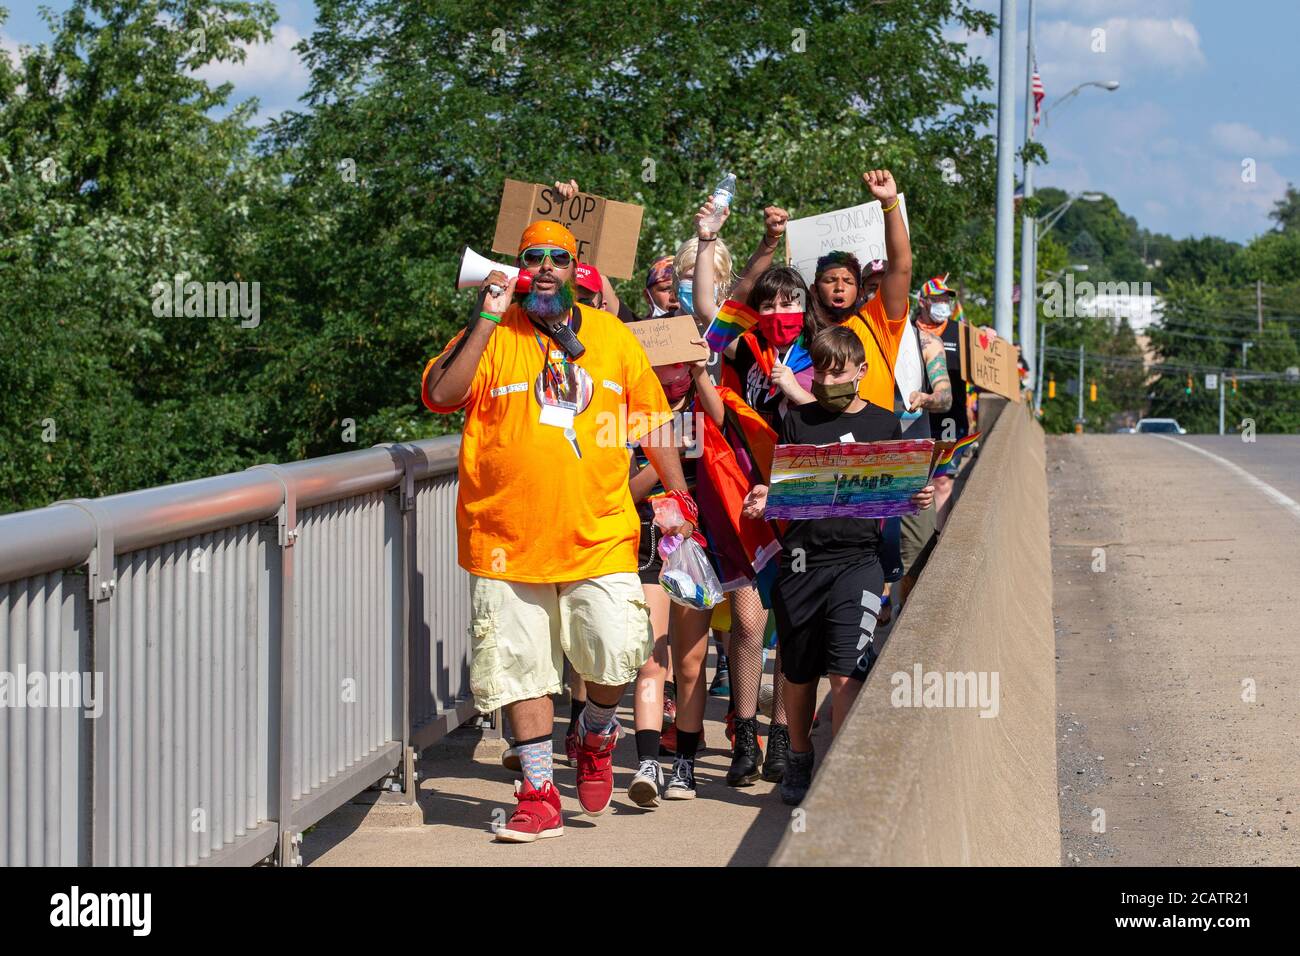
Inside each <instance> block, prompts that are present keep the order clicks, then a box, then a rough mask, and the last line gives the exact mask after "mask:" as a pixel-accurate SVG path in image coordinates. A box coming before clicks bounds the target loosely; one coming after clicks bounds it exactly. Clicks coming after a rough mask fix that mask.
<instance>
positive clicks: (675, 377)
mask: <svg viewBox="0 0 1300 956" xmlns="http://www.w3.org/2000/svg"><path fill="white" fill-rule="evenodd" d="M655 372H656V373H657V374H658V375H659V384H660V385H662V386H663V387H664V395H665V396H666V397H667V399H668V401H670V402H675V401H677V400H678V399H679V398H681V397H682V396H683V395H685V394H686V393H687V392H689V391H690V390H691V370H690V368H689V367H688V366H687V365H685V364H684V363H681V362H678V363H677V364H675V365H669V366H665V367H664V368H663V369H655Z"/></svg>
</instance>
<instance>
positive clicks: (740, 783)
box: [727, 717, 763, 787]
mask: <svg viewBox="0 0 1300 956" xmlns="http://www.w3.org/2000/svg"><path fill="white" fill-rule="evenodd" d="M762 764H763V751H762V750H760V749H759V747H758V718H757V717H746V718H741V717H737V718H736V742H735V744H734V745H733V746H732V748H731V769H730V770H728V771H727V786H729V787H748V786H750V785H751V784H752V783H753V782H754V781H755V780H757V779H758V778H759V775H760V773H761V768H762Z"/></svg>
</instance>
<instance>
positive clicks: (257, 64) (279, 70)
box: [195, 24, 308, 95]
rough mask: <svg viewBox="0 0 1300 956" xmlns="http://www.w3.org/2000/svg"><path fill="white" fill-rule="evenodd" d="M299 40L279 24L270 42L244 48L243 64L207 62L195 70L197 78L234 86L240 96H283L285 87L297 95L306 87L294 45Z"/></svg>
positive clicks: (303, 67)
mask: <svg viewBox="0 0 1300 956" xmlns="http://www.w3.org/2000/svg"><path fill="white" fill-rule="evenodd" d="M300 39H302V37H301V35H300V34H299V33H298V31H297V30H295V29H294V28H293V27H291V26H287V25H285V24H281V25H280V26H277V27H275V28H274V30H273V31H272V34H271V42H270V43H257V44H253V45H251V46H248V45H245V47H244V48H245V50H246V51H247V53H246V55H245V57H244V62H243V63H235V62H232V61H229V60H225V61H222V62H220V63H209V64H207V65H206V66H203V67H201V68H200V69H199V70H197V71H195V72H196V75H197V76H199V77H200V78H202V79H204V80H207V81H208V82H209V83H211V84H213V85H216V84H219V83H227V82H229V83H233V84H234V85H235V90H236V92H237V93H240V94H249V93H256V92H259V91H263V92H274V93H275V94H277V95H282V94H283V93H284V92H285V89H286V88H292V90H293V91H294V92H295V93H296V92H297V91H299V90H302V89H305V88H306V86H307V79H308V74H307V67H306V66H304V65H303V62H302V59H301V58H300V57H299V56H298V53H297V51H295V50H294V46H295V45H296V44H297V43H298V41H299V40H300Z"/></svg>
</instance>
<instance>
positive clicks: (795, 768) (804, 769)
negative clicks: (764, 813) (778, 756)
mask: <svg viewBox="0 0 1300 956" xmlns="http://www.w3.org/2000/svg"><path fill="white" fill-rule="evenodd" d="M812 771H813V752H812V748H811V747H809V748H808V752H807V753H806V754H800V753H791V754H790V755H789V756H788V757H787V758H786V766H785V776H784V777H783V778H781V802H782V803H785V804H788V805H789V806H792V807H797V806H798V805H799V804H800V802H802V800H803V798H804V797H806V796H807V795H808V788H809V787H810V786H812Z"/></svg>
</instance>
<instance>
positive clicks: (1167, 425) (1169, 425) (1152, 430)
mask: <svg viewBox="0 0 1300 956" xmlns="http://www.w3.org/2000/svg"><path fill="white" fill-rule="evenodd" d="M1135 431H1136V433H1137V434H1139V435H1143V434H1167V435H1186V434H1187V429H1186V428H1184V427H1183V426H1181V425H1179V424H1178V422H1177V420H1175V419H1173V418H1144V419H1142V420H1141V421H1140V422H1138V423H1137V428H1136V429H1135Z"/></svg>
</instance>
